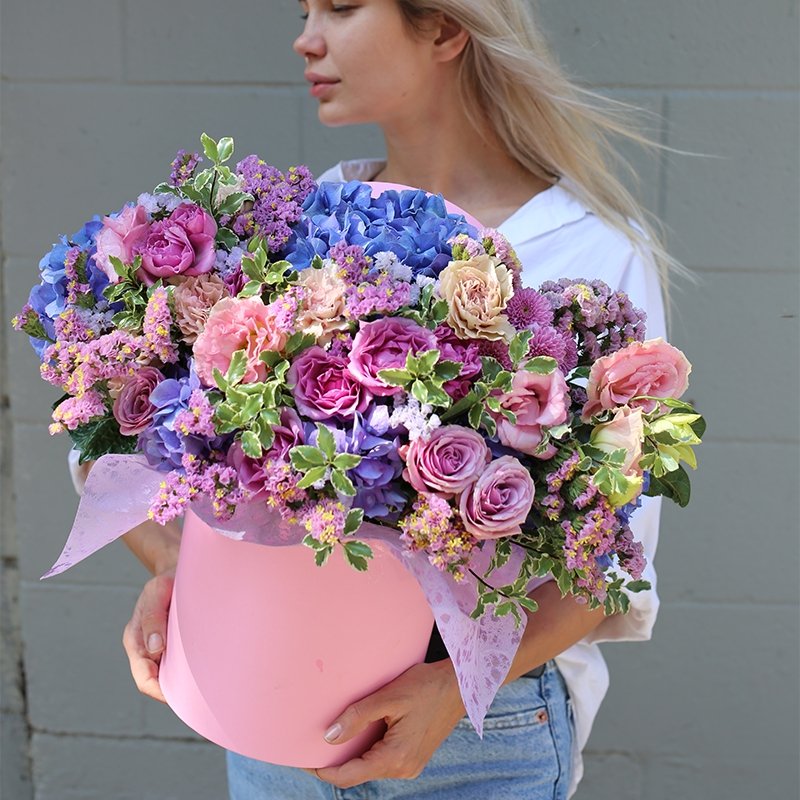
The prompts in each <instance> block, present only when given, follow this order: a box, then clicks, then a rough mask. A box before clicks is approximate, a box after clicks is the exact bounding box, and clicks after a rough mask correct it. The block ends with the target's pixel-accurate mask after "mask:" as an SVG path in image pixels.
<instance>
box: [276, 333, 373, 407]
mask: <svg viewBox="0 0 800 800" xmlns="http://www.w3.org/2000/svg"><path fill="white" fill-rule="evenodd" d="M286 381H287V383H288V385H289V388H290V389H291V390H292V395H293V397H294V402H295V404H296V405H297V410H298V411H299V412H300V413H301V414H304V415H305V416H307V417H308V418H309V419H313V420H324V419H330V418H331V417H340V418H342V419H352V418H353V417H354V416H355V413H356V411H359V412H363V411H365V410H366V408H367V406H368V405H369V403H370V401H371V400H372V394H371V393H370V392H369V390H368V389H366V388H365V387H364V386H363V385H362V384H360V383H359V382H358V381H357V380H356V379H355V378H354V377H353V376H352V375H351V374H350V372H349V371H348V369H347V359H346V358H339V357H338V356H332V355H330V354H329V353H326V352H325V351H324V350H323V349H322V348H321V347H309V348H308V349H307V350H304V351H303V352H302V353H301V354H300V356H298V358H297V359H296V360H295V361H294V363H293V364H292V366H291V367H289V372H288V373H287V374H286Z"/></svg>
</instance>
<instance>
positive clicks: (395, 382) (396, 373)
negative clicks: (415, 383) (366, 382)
mask: <svg viewBox="0 0 800 800" xmlns="http://www.w3.org/2000/svg"><path fill="white" fill-rule="evenodd" d="M378 377H379V378H380V379H381V380H382V381H383V382H384V383H387V384H389V386H405V385H406V384H408V383H410V382H411V381H412V380H413V378H414V376H413V375H412V374H411V373H410V372H409V371H408V370H407V369H381V370H378Z"/></svg>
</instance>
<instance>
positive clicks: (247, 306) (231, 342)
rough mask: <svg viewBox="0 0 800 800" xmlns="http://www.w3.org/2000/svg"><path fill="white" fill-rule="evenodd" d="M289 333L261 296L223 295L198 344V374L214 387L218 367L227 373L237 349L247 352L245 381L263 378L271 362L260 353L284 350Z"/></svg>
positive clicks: (206, 383)
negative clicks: (264, 359)
mask: <svg viewBox="0 0 800 800" xmlns="http://www.w3.org/2000/svg"><path fill="white" fill-rule="evenodd" d="M286 341H287V336H286V333H285V332H284V331H283V330H282V329H281V328H279V327H278V324H277V322H276V320H275V317H274V315H273V312H272V310H271V309H270V308H269V307H268V306H265V305H264V303H262V302H261V300H260V299H258V298H257V297H248V298H236V297H223V298H222V300H220V301H219V302H218V303H217V304H216V305H215V306H214V308H212V309H211V313H210V314H209V315H208V321H207V322H206V327H205V328H204V330H203V332H202V333H201V334H200V335H199V336H198V337H197V341H196V342H195V344H194V359H195V368H196V369H197V374H198V375H199V376H200V379H201V380H202V381H203V383H204V384H205V385H206V386H214V385H215V382H214V368H215V367H216V368H217V369H219V371H220V372H222V373H223V374H225V373H226V372H227V371H228V367H230V364H231V358H232V356H233V354H234V353H235V352H236V351H237V350H245V351H246V353H247V369H246V370H245V374H244V379H243V382H244V383H255V382H256V381H263V380H264V379H265V378H266V377H267V365H266V364H265V363H264V362H263V361H261V360H260V358H259V356H260V355H261V354H262V353H263V352H264V351H265V350H282V349H283V348H284V347H285V346H286Z"/></svg>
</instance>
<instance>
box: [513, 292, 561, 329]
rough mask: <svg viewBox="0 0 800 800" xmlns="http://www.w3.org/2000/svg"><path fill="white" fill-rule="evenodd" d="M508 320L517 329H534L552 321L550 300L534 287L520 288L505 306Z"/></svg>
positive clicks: (547, 324) (550, 323)
mask: <svg viewBox="0 0 800 800" xmlns="http://www.w3.org/2000/svg"><path fill="white" fill-rule="evenodd" d="M506 316H508V321H509V322H510V323H511V324H512V325H513V326H514V327H515V328H516V329H517V330H518V331H523V330H534V328H535V326H536V327H546V326H549V325H552V323H553V309H552V307H551V306H550V301H549V300H548V299H547V298H546V297H545V296H544V295H543V294H540V293H539V292H537V291H536V290H535V289H520V290H519V291H518V292H515V293H514V296H513V297H512V298H511V299H510V300H509V301H508V305H507V306H506Z"/></svg>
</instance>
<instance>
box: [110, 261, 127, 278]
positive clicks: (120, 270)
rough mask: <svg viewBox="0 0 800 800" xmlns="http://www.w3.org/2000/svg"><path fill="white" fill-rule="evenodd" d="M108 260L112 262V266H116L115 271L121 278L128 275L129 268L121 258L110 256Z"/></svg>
mask: <svg viewBox="0 0 800 800" xmlns="http://www.w3.org/2000/svg"><path fill="white" fill-rule="evenodd" d="M108 260H109V261H110V262H111V266H112V267H114V272H116V273H117V275H119V276H120V278H127V277H128V272H129V270H128V268H127V267H126V266H125V265H124V264H123V263H122V261H121V260H120V259H119V258H117V257H116V256H109V257H108Z"/></svg>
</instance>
